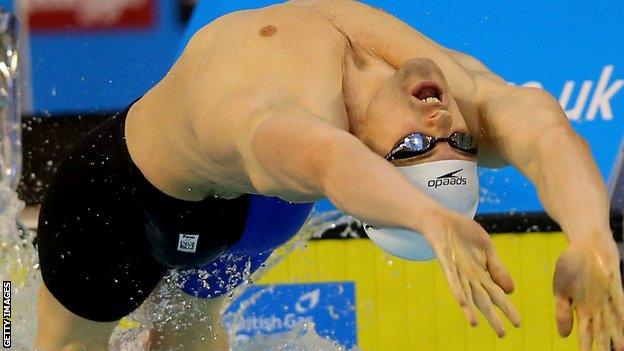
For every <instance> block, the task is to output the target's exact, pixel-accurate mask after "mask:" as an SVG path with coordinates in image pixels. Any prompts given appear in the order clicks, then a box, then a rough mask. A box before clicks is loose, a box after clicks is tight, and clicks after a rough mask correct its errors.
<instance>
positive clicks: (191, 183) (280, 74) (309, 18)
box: [126, 4, 348, 200]
mask: <svg viewBox="0 0 624 351" xmlns="http://www.w3.org/2000/svg"><path fill="white" fill-rule="evenodd" d="M346 47H347V46H346V42H345V40H344V37H343V36H342V34H341V33H340V32H339V31H338V30H336V28H335V27H334V26H333V25H332V24H331V23H330V22H329V21H328V20H326V19H324V18H323V16H321V15H319V14H317V13H315V12H314V11H313V10H312V9H310V8H307V7H302V6H295V5H292V4H284V5H277V6H272V7H268V8H264V9H260V10H252V11H241V12H236V13H233V14H230V15H227V16H224V17H222V18H220V19H218V20H216V21H214V22H212V23H211V24H209V25H207V26H206V27H204V28H203V29H202V30H200V31H199V32H198V33H197V34H196V35H195V36H194V37H193V39H192V40H191V42H190V43H189V44H188V45H187V47H186V50H185V51H184V53H183V55H182V56H181V57H180V59H179V60H178V61H177V62H176V64H175V65H174V67H173V68H172V69H171V71H170V72H169V73H168V74H167V76H166V77H165V78H164V79H163V80H162V81H161V82H160V83H158V84H157V85H156V86H155V87H154V88H153V89H151V90H150V91H149V92H148V93H147V94H146V95H145V96H144V97H143V98H142V99H141V100H140V101H138V102H137V103H136V104H135V105H134V106H133V107H132V109H131V110H130V113H129V115H128V122H127V127H126V135H127V140H128V147H129V149H130V153H131V155H132V158H133V160H134V161H135V163H137V165H138V166H139V168H140V169H141V170H142V171H143V173H144V174H145V175H146V177H147V178H148V179H149V180H150V181H151V182H152V183H153V184H154V185H156V186H157V187H158V188H160V189H161V190H163V191H164V192H166V193H168V194H170V195H172V196H174V197H178V198H182V199H187V200H200V199H202V198H204V197H206V196H209V195H213V196H220V197H231V196H237V195H240V194H242V193H248V192H255V189H254V187H253V186H252V184H251V182H250V180H249V179H248V177H247V176H246V172H245V170H244V165H243V163H242V160H241V157H240V155H239V154H238V152H237V143H240V142H243V140H241V139H242V138H244V137H245V135H246V133H245V131H246V129H249V128H252V127H253V123H255V122H254V121H255V119H254V116H257V115H258V114H261V113H262V111H263V110H265V109H269V108H271V106H273V105H275V104H278V103H283V102H292V103H294V104H297V105H299V106H302V107H304V108H306V109H307V110H309V111H310V112H312V113H314V114H315V115H317V116H319V118H321V119H323V120H324V121H326V122H327V123H329V124H331V125H333V126H335V127H337V128H340V129H343V130H348V119H347V115H346V109H345V106H344V99H343V97H342V72H343V59H344V55H345V50H346Z"/></svg>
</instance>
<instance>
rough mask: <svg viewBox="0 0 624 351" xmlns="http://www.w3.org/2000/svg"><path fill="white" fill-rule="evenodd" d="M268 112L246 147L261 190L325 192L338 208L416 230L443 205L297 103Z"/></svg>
mask: <svg viewBox="0 0 624 351" xmlns="http://www.w3.org/2000/svg"><path fill="white" fill-rule="evenodd" d="M269 115H270V117H268V118H266V117H265V118H262V119H263V121H262V122H260V123H259V124H258V126H257V127H256V128H254V131H253V136H252V137H251V138H250V140H251V141H252V142H251V144H250V146H249V147H244V148H243V151H242V152H243V157H244V158H246V159H247V162H246V163H247V167H246V168H247V172H248V174H249V177H250V179H251V180H252V182H253V184H254V186H255V188H256V190H257V191H259V192H261V193H263V194H269V195H277V196H283V194H292V193H299V194H301V193H306V194H308V195H309V196H313V197H323V196H326V197H328V198H329V199H330V200H331V201H332V203H334V205H336V207H337V208H338V209H340V210H342V211H344V212H346V213H348V214H351V215H353V216H355V217H357V218H359V219H361V220H363V221H366V222H367V223H370V224H372V225H380V226H381V225H383V226H388V227H401V228H409V229H412V230H420V229H421V227H420V226H421V224H422V223H423V222H424V221H425V220H426V218H432V217H435V214H436V213H438V212H440V211H441V209H442V207H441V205H440V204H438V203H437V202H435V201H434V200H433V199H431V198H429V197H428V196H427V195H426V194H424V193H422V192H421V191H420V190H418V189H417V188H416V187H414V186H413V185H412V184H411V183H410V182H409V181H408V180H407V179H406V178H405V177H404V176H403V175H402V174H401V173H400V172H399V171H398V170H397V169H396V167H394V166H393V165H392V164H391V163H390V162H388V161H386V160H384V159H383V158H382V157H380V156H379V155H377V154H375V153H373V152H372V151H371V150H370V149H368V148H367V147H366V146H365V145H364V144H363V143H362V142H361V141H360V140H359V139H357V138H356V137H354V136H353V135H351V134H349V133H347V132H346V131H343V130H340V129H337V128H335V127H333V126H330V125H328V124H327V123H324V122H322V121H321V120H320V119H319V118H318V117H316V116H314V115H312V114H311V113H309V112H308V111H306V110H304V109H302V108H298V107H296V106H291V105H287V106H282V107H279V108H276V109H274V110H273V111H271V112H269ZM245 150H247V151H245ZM245 155H248V157H245Z"/></svg>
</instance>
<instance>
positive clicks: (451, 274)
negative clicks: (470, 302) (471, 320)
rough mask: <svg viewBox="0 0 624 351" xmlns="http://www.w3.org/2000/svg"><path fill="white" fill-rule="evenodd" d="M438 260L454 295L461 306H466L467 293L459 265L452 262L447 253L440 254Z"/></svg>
mask: <svg viewBox="0 0 624 351" xmlns="http://www.w3.org/2000/svg"><path fill="white" fill-rule="evenodd" d="M438 262H440V266H441V267H442V272H444V276H445V277H446V281H447V282H448V283H449V287H450V288H451V292H452V293H453V296H455V299H456V300H457V302H459V306H461V307H462V308H464V307H466V303H467V301H466V294H465V292H464V289H463V288H462V286H461V283H460V281H459V275H458V273H457V267H456V266H455V264H454V263H450V262H449V260H448V257H447V256H445V255H438Z"/></svg>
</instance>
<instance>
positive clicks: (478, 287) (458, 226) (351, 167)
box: [238, 104, 520, 336]
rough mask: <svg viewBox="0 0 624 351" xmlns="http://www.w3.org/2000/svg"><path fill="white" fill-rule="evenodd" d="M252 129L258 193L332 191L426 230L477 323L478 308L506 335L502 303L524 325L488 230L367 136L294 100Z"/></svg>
mask: <svg viewBox="0 0 624 351" xmlns="http://www.w3.org/2000/svg"><path fill="white" fill-rule="evenodd" d="M246 134H247V135H246V136H245V137H244V138H241V139H240V140H241V144H240V145H239V146H238V148H239V152H240V153H241V156H242V158H243V160H244V164H245V168H246V171H247V174H248V176H249V178H250V179H251V181H252V183H253V185H254V186H255V188H256V189H257V190H258V191H259V192H261V193H263V194H269V195H278V196H280V197H282V198H285V199H287V200H288V199H293V200H294V199H297V198H298V196H297V194H304V195H305V196H307V198H308V199H313V198H319V197H324V196H327V197H328V198H329V199H330V200H331V201H332V202H333V203H334V204H335V205H336V207H338V208H339V209H341V210H343V211H344V212H346V213H349V214H351V215H354V216H356V217H358V218H359V219H361V220H364V221H366V222H368V223H371V224H373V225H380V226H385V227H399V228H406V229H409V230H413V231H417V232H421V233H423V235H424V236H425V237H426V238H427V240H428V241H429V243H430V244H431V246H432V248H433V250H434V251H435V253H436V256H437V258H438V261H439V263H440V265H441V267H442V269H443V271H444V274H445V276H446V279H447V281H448V282H449V285H450V287H451V290H452V292H453V294H454V296H455V298H456V299H457V300H458V302H459V304H460V306H461V307H462V309H463V311H464V313H465V315H466V317H467V319H468V320H469V321H470V322H471V324H473V325H476V323H477V317H476V314H475V310H476V308H478V309H479V310H481V311H482V312H483V314H484V315H485V317H486V318H487V320H488V322H489V323H490V324H491V325H492V327H493V328H494V330H495V331H496V333H497V334H498V335H499V336H502V335H504V333H505V331H504V328H503V325H502V322H501V320H500V317H499V316H498V314H497V313H496V312H495V308H494V305H496V306H498V307H499V308H500V309H501V310H502V311H503V313H504V314H505V315H506V316H507V318H509V319H510V320H511V321H512V323H513V324H514V325H516V326H518V325H519V323H520V320H519V316H518V313H517V312H516V310H515V308H514V307H513V306H512V304H511V302H510V301H509V299H508V297H507V296H506V295H505V292H507V293H509V292H511V291H512V290H513V282H512V281H511V278H510V277H509V274H508V273H507V271H506V270H505V268H504V267H503V265H502V263H501V262H500V260H499V258H498V257H497V255H496V253H495V251H494V247H493V245H492V242H491V239H490V237H489V236H488V235H487V233H486V232H485V230H483V228H481V226H479V225H478V224H477V223H476V222H474V221H473V220H472V219H469V218H467V217H464V216H462V215H459V214H456V213H453V212H451V211H448V210H446V209H444V208H443V207H441V205H440V204H438V203H437V202H435V201H434V200H433V199H431V198H429V197H428V196H426V195H425V194H424V193H422V192H421V191H420V190H419V189H418V188H416V187H414V186H413V185H412V184H411V183H410V182H409V181H408V180H407V179H406V178H404V176H403V175H402V174H401V173H400V172H399V171H398V170H397V169H396V168H395V167H394V166H393V165H392V164H391V163H390V162H388V161H386V160H384V159H383V158H382V157H381V156H379V155H377V154H375V153H373V152H372V151H371V150H369V149H368V148H367V147H366V146H365V145H364V144H363V143H362V142H361V141H360V140H358V139H357V138H355V137H354V136H352V135H351V134H349V133H347V132H346V131H343V130H340V129H338V128H335V127H333V126H331V125H329V124H327V123H325V122H324V121H323V120H322V119H321V118H319V117H317V116H315V115H314V114H312V113H310V112H309V111H307V110H305V109H303V108H301V107H300V106H297V105H293V104H282V105H279V106H275V107H274V108H272V109H270V110H268V111H266V112H264V113H262V114H260V115H259V116H257V118H256V120H255V123H254V124H253V126H251V128H249V129H248V130H247V131H246Z"/></svg>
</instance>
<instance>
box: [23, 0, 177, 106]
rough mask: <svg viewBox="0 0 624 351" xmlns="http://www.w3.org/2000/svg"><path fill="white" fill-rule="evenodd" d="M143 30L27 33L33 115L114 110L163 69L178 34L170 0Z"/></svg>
mask: <svg viewBox="0 0 624 351" xmlns="http://www.w3.org/2000/svg"><path fill="white" fill-rule="evenodd" d="M156 3H157V11H156V22H157V23H156V26H155V27H154V28H151V29H146V30H123V31H122V30H112V31H111V30H108V31H99V32H71V31H61V32H50V33H33V34H31V38H30V39H31V61H32V86H33V100H34V101H33V104H34V110H35V112H37V113H50V114H56V113H63V112H72V111H80V112H96V111H108V110H117V109H120V108H122V107H124V106H126V105H127V104H128V103H129V102H131V101H132V100H134V99H135V98H136V97H138V95H140V94H142V93H144V92H145V91H146V90H147V89H149V88H150V87H151V86H152V85H154V83H156V82H157V81H158V80H160V78H161V77H162V76H163V75H164V73H165V72H166V71H167V70H168V68H169V66H170V65H171V63H172V60H173V58H174V56H175V52H176V49H177V47H178V44H179V40H180V36H181V33H182V31H183V29H184V28H183V27H182V25H181V24H180V23H179V22H178V21H177V12H176V5H175V2H174V1H173V0H157V1H156Z"/></svg>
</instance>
